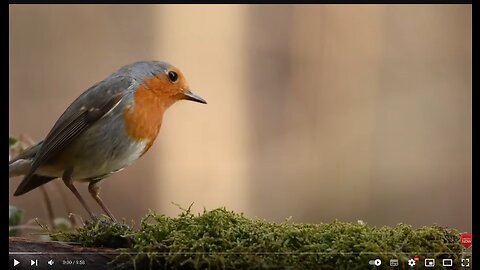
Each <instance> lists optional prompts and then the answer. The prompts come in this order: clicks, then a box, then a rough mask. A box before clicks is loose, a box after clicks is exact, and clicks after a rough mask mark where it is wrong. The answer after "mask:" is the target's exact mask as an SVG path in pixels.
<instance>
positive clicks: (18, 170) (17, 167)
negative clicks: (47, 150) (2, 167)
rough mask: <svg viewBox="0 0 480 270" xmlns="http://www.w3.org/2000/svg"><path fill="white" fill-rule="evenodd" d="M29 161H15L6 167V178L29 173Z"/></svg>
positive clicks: (30, 162)
mask: <svg viewBox="0 0 480 270" xmlns="http://www.w3.org/2000/svg"><path fill="white" fill-rule="evenodd" d="M31 165H32V160H31V159H17V160H15V161H13V162H11V163H10V164H9V165H8V177H9V178H10V177H15V176H19V175H25V174H27V173H28V172H29V171H30V168H31Z"/></svg>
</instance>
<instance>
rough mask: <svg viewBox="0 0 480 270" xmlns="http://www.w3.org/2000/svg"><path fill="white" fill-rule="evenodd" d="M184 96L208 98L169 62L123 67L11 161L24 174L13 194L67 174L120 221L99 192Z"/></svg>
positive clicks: (12, 172) (14, 172) (69, 182)
mask: <svg viewBox="0 0 480 270" xmlns="http://www.w3.org/2000/svg"><path fill="white" fill-rule="evenodd" d="M179 100H191V101H195V102H200V103H204V104H206V103H207V102H206V101H205V100H204V99H203V98H201V97H199V96H197V95H196V94H194V93H192V91H190V87H189V85H188V83H187V81H186V79H185V77H184V75H183V74H182V72H181V71H180V70H179V69H178V68H176V67H174V66H172V65H170V64H168V63H165V62H158V61H149V62H147V61H144V62H136V63H133V64H130V65H127V66H124V67H122V68H121V69H119V70H118V71H116V72H115V73H113V74H111V75H110V76H109V77H107V78H106V79H105V80H103V81H101V82H99V83H97V84H95V85H93V86H92V87H90V88H89V89H87V90H86V91H85V92H84V93H83V94H81V95H80V96H79V97H78V98H77V99H76V100H75V101H73V103H72V104H71V105H70V106H69V107H68V108H67V110H66V111H65V112H64V113H63V114H62V115H61V116H60V118H59V119H58V120H57V122H56V123H55V125H54V126H53V128H52V129H51V130H50V132H49V133H48V135H47V136H46V137H45V139H44V140H43V141H41V142H39V143H37V144H36V145H33V146H31V147H30V148H28V149H26V150H25V151H24V152H22V153H21V154H20V155H19V156H18V157H16V158H15V159H13V160H11V161H10V162H9V176H10V177H13V176H18V175H25V176H24V178H23V180H22V182H21V183H20V185H19V186H18V188H17V190H16V191H15V193H14V196H19V195H22V194H25V193H27V192H29V191H30V190H32V189H35V188H37V187H39V186H41V185H43V184H45V183H48V182H50V181H52V180H53V179H56V178H62V180H63V182H64V183H65V185H66V186H67V187H68V188H69V189H70V190H71V191H72V192H73V194H74V195H75V196H76V197H77V199H78V200H79V201H80V203H81V204H82V205H83V207H84V208H85V209H86V210H87V212H88V213H89V215H90V216H91V217H92V218H95V216H94V215H93V212H92V211H91V210H90V208H89V207H88V205H87V204H86V203H85V200H84V199H83V198H82V196H81V195H80V193H78V191H77V189H76V188H75V186H74V185H73V182H75V181H78V182H87V183H88V184H89V185H88V190H89V192H90V194H91V195H92V197H93V198H94V199H95V201H96V202H97V203H98V204H99V205H100V207H101V208H102V209H103V210H104V211H105V213H106V214H107V215H108V216H109V217H110V218H111V219H112V220H113V221H116V219H115V217H114V216H113V214H112V212H110V210H109V209H108V208H107V206H106V205H105V204H104V203H103V201H102V199H101V198H100V197H99V192H100V183H101V182H102V181H103V180H104V179H105V178H107V177H108V176H110V175H112V174H113V173H116V172H118V171H121V170H123V169H124V168H125V167H127V166H128V165H130V164H132V163H133V162H134V161H135V160H137V159H138V158H140V157H141V156H142V155H144V154H145V153H146V152H147V151H148V149H150V147H151V146H152V144H153V142H154V141H155V138H156V137H157V135H158V132H159V130H160V126H161V125H162V119H163V114H164V112H165V111H166V110H167V108H168V107H170V106H171V105H172V104H173V103H175V102H176V101H179Z"/></svg>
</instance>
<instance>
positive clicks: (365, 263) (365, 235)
mask: <svg viewBox="0 0 480 270" xmlns="http://www.w3.org/2000/svg"><path fill="white" fill-rule="evenodd" d="M50 236H51V238H52V239H53V240H58V241H65V242H75V243H78V244H79V245H81V246H82V247H95V248H99V247H101V248H102V249H93V250H94V251H95V250H97V251H100V250H101V251H103V250H109V251H112V253H109V254H105V253H98V254H97V255H99V256H103V257H100V258H99V259H98V260H97V259H92V258H89V259H92V261H95V263H100V262H101V261H102V260H104V259H105V260H108V259H110V260H112V259H115V261H114V262H113V263H111V264H109V266H110V267H109V268H112V267H119V268H126V269H132V268H137V269H149V268H150V269H386V268H388V266H386V264H387V263H388V262H389V260H390V259H398V261H399V265H398V266H397V267H395V269H411V267H410V266H408V263H407V262H408V260H409V259H412V258H413V257H414V256H418V257H420V259H421V261H419V262H418V264H423V260H424V259H425V258H434V259H436V260H437V262H438V261H441V260H442V259H443V258H450V259H453V262H454V265H459V264H460V260H461V258H462V256H463V254H464V249H463V247H462V245H461V244H460V237H459V233H458V231H457V230H455V229H451V228H443V227H440V226H436V225H433V226H427V227H422V228H412V226H410V225H405V224H399V225H397V226H395V227H380V228H377V227H373V226H369V225H367V224H364V223H362V222H358V223H346V222H339V221H334V222H332V223H321V224H298V223H293V222H290V221H285V222H282V223H272V222H267V221H264V220H258V219H250V218H247V217H244V216H243V215H242V214H238V213H234V212H231V211H227V210H225V209H215V210H212V211H206V210H205V211H204V212H203V213H201V214H198V215H195V214H192V213H191V212H190V211H189V210H188V209H187V210H184V211H183V212H182V213H181V214H180V215H179V216H178V217H176V218H171V217H167V216H165V215H158V214H156V213H154V212H152V213H150V214H148V215H147V217H145V218H144V219H143V220H142V222H141V224H140V228H139V229H133V228H131V227H130V226H127V225H126V224H118V223H111V222H109V221H107V220H105V219H101V220H98V221H97V222H94V223H91V224H87V225H86V226H84V227H81V228H79V229H76V230H75V231H71V232H51V234H50ZM52 247H63V246H58V245H52ZM77 248H80V247H77ZM112 249H115V250H114V251H115V252H117V253H116V254H117V256H115V255H113V254H114V252H113V250H112ZM85 250H88V249H85ZM107 253H108V252H107ZM118 254H119V255H118ZM111 255H112V256H113V257H112V256H111ZM94 256H96V255H94ZM81 257H82V258H83V259H85V258H87V257H88V256H81ZM94 258H96V257H94ZM374 259H380V260H382V262H383V264H382V267H380V268H378V267H375V266H373V265H370V264H369V262H370V261H371V260H374ZM86 263H88V262H86ZM420 266H422V265H420ZM384 267H386V268H384ZM104 268H105V266H104V267H103V268H101V269H104ZM88 269H90V268H88ZM95 269H96V268H95ZM436 269H442V267H440V268H436Z"/></svg>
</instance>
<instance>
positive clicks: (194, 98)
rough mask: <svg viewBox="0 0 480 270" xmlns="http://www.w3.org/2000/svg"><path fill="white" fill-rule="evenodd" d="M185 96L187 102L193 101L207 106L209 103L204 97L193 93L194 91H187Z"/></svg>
mask: <svg viewBox="0 0 480 270" xmlns="http://www.w3.org/2000/svg"><path fill="white" fill-rule="evenodd" d="M183 95H184V98H185V99H186V100H191V101H195V102H199V103H203V104H207V101H205V99H203V98H202V97H200V96H198V95H196V94H194V93H192V91H190V90H187V91H185V92H184V93H183Z"/></svg>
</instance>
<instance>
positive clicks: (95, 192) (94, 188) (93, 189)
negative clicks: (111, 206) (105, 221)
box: [88, 181, 117, 222]
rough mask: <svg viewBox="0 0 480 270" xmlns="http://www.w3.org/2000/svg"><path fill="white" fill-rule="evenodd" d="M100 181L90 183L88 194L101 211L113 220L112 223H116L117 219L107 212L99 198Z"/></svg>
mask: <svg viewBox="0 0 480 270" xmlns="http://www.w3.org/2000/svg"><path fill="white" fill-rule="evenodd" d="M99 183H100V181H92V182H90V184H89V185H88V191H90V194H91V195H92V197H93V198H94V199H95V201H97V203H98V205H100V207H102V209H103V211H105V213H106V214H107V215H108V216H109V217H110V218H111V219H112V220H113V222H117V219H116V218H115V217H114V216H113V214H112V212H110V210H108V207H107V206H106V205H105V204H104V203H103V201H102V199H101V198H100V196H99V194H100V186H99Z"/></svg>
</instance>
